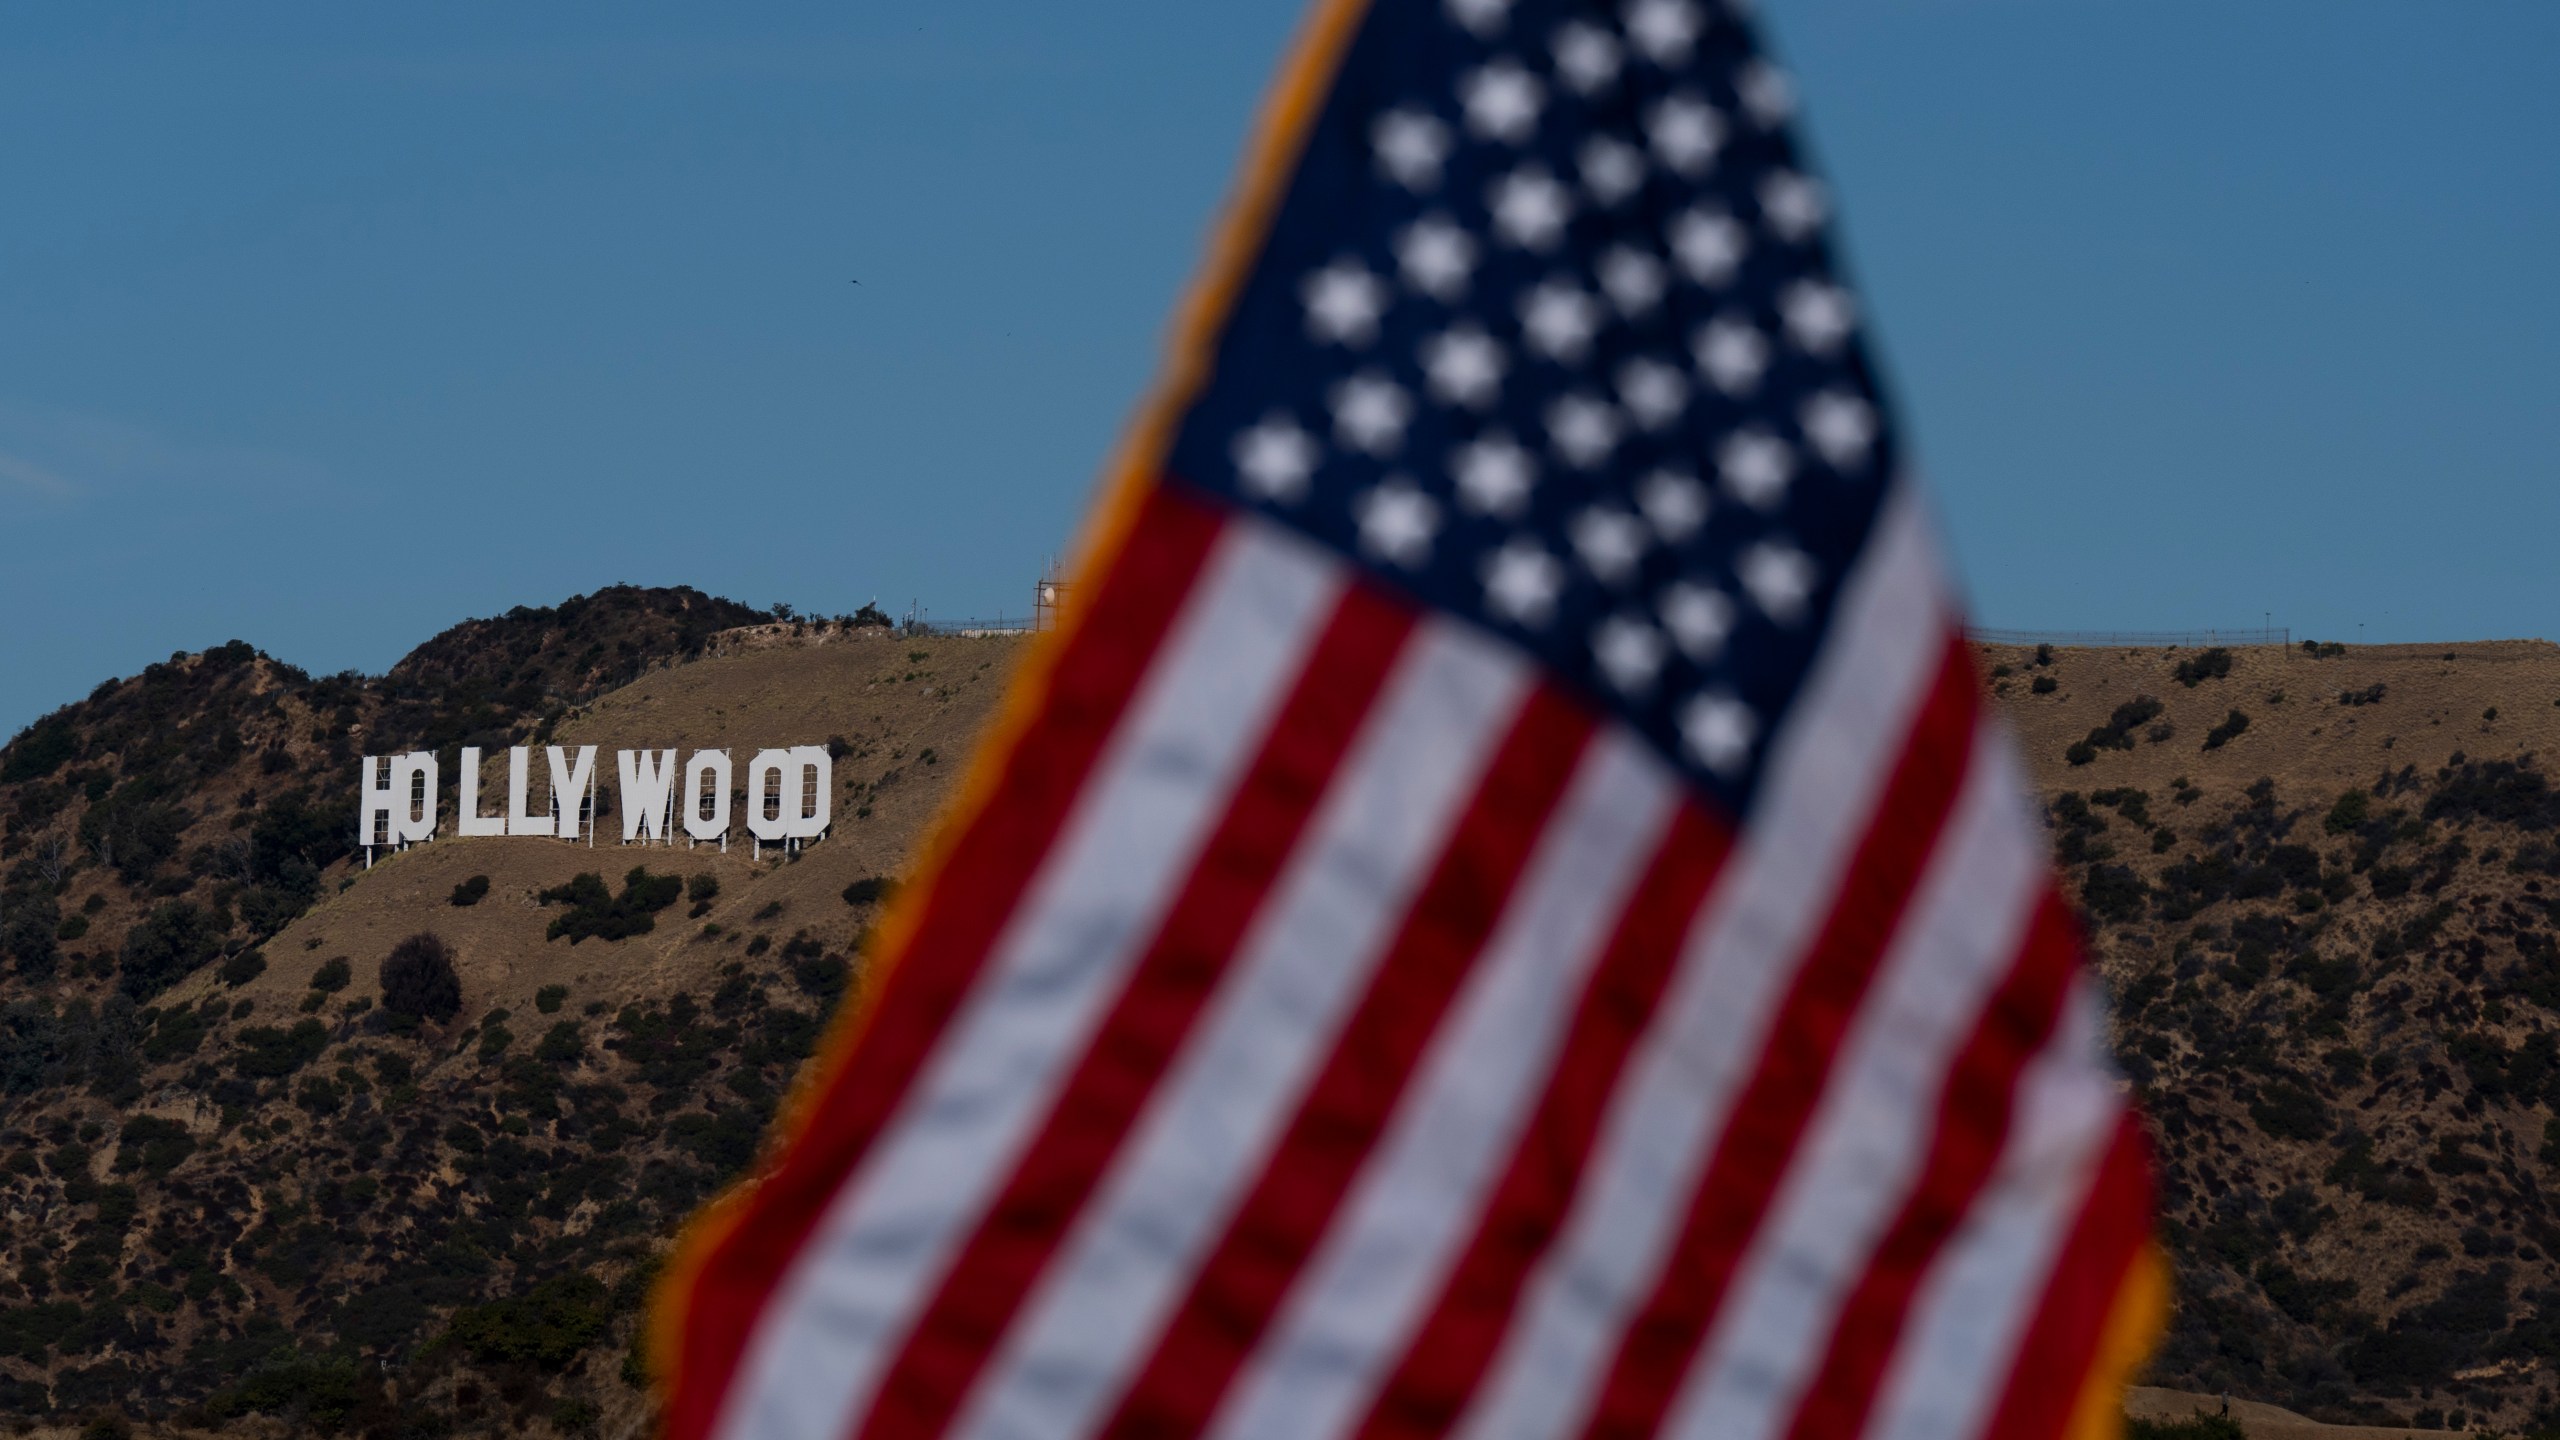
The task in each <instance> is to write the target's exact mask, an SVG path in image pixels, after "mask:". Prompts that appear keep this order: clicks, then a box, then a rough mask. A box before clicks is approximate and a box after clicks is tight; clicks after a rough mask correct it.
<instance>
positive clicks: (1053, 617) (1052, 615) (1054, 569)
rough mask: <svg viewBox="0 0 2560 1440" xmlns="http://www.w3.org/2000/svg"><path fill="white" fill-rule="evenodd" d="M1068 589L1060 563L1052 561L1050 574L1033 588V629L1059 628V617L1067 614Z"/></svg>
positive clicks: (1042, 577)
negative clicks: (1061, 574) (1059, 566)
mask: <svg viewBox="0 0 2560 1440" xmlns="http://www.w3.org/2000/svg"><path fill="white" fill-rule="evenodd" d="M1068 589H1069V586H1068V584H1067V582H1066V580H1065V579H1064V578H1062V577H1061V576H1060V575H1059V573H1058V562H1057V561H1055V560H1051V561H1050V562H1049V569H1048V573H1046V574H1044V575H1042V576H1041V577H1040V583H1039V584H1037V585H1035V586H1033V587H1031V628H1032V629H1034V630H1055V629H1057V628H1058V617H1059V616H1060V615H1061V614H1063V613H1065V609H1066V603H1067V590H1068Z"/></svg>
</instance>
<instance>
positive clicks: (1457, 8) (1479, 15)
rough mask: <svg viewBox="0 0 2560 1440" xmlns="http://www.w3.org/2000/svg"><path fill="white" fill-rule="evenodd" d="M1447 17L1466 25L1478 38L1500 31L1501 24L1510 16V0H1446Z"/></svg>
mask: <svg viewBox="0 0 2560 1440" xmlns="http://www.w3.org/2000/svg"><path fill="white" fill-rule="evenodd" d="M1448 4H1449V18H1450V19H1452V20H1455V21H1457V22H1458V23H1459V24H1460V25H1463V26H1465V27H1466V29H1467V31H1468V33H1469V34H1472V35H1474V36H1475V37H1476V38H1477V39H1479V40H1486V39H1491V38H1492V37H1493V36H1496V35H1499V34H1501V33H1502V24H1503V22H1504V21H1506V20H1508V19H1510V18H1511V0H1448Z"/></svg>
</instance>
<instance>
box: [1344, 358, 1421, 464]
mask: <svg viewBox="0 0 2560 1440" xmlns="http://www.w3.org/2000/svg"><path fill="white" fill-rule="evenodd" d="M1412 418H1413V401H1412V400H1411V399H1409V398H1408V397H1407V396H1406V395H1405V393H1404V391H1403V390H1401V389H1399V388H1398V387H1397V386H1396V383H1395V382H1394V381H1392V380H1389V379H1388V378H1387V377H1385V376H1384V375H1380V374H1378V373H1377V372H1376V371H1363V372H1361V373H1360V374H1358V375H1354V376H1352V377H1351V378H1350V379H1348V380H1345V381H1343V382H1342V383H1341V384H1339V385H1337V386H1335V387H1334V390H1333V428H1334V430H1335V432H1336V433H1337V434H1339V435H1340V436H1341V438H1342V443H1343V444H1345V445H1348V446H1350V447H1351V448H1352V449H1355V450H1362V451H1366V452H1368V453H1369V454H1371V455H1390V454H1393V453H1394V452H1395V450H1396V448H1397V447H1398V446H1400V445H1402V444H1403V443H1404V427H1405V422H1406V421H1408V420H1410V419H1412Z"/></svg>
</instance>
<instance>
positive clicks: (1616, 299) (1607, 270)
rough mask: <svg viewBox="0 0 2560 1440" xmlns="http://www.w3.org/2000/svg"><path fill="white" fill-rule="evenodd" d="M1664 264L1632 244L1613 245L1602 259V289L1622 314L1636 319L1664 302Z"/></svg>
mask: <svg viewBox="0 0 2560 1440" xmlns="http://www.w3.org/2000/svg"><path fill="white" fill-rule="evenodd" d="M1662 287H1663V280H1662V262H1661V261H1659V260H1656V259H1654V258H1653V257H1652V256H1651V255H1648V254H1646V253H1645V252H1643V251H1642V250H1638V249H1637V248H1635V247H1634V246H1632V245H1612V246H1610V247H1609V249H1608V250H1607V251H1606V252H1604V253H1603V254H1602V255H1601V256H1600V288H1601V289H1603V290H1606V291H1608V292H1609V300H1610V303H1611V304H1614V305H1616V306H1617V307H1618V313H1619V314H1621V315H1624V316H1626V317H1627V318H1628V319H1631V320H1632V319H1634V318H1636V317H1637V316H1639V315H1643V314H1645V313H1647V312H1649V311H1651V310H1652V309H1653V307H1654V306H1656V305H1659V304H1661V303H1662Z"/></svg>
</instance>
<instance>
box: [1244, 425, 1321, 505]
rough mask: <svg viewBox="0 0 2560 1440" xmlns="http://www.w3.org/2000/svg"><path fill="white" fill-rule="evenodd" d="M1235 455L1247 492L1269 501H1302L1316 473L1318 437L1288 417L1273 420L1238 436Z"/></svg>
mask: <svg viewBox="0 0 2560 1440" xmlns="http://www.w3.org/2000/svg"><path fill="white" fill-rule="evenodd" d="M1234 453H1235V462H1236V473H1237V474H1238V475H1241V476H1242V477H1244V485H1245V488H1246V489H1247V490H1249V491H1251V492H1253V493H1254V494H1256V495H1259V496H1261V497H1262V498H1263V499H1266V500H1280V501H1293V500H1296V499H1298V498H1299V497H1300V496H1302V495H1304V494H1306V492H1307V477H1308V476H1309V475H1311V474H1313V473H1315V468H1316V442H1315V437H1313V436H1311V435H1309V434H1308V433H1307V432H1306V431H1305V430H1303V429H1300V428H1299V426H1298V424H1297V422H1296V421H1294V420H1291V419H1290V418H1289V417H1288V416H1286V415H1272V416H1269V417H1268V418H1266V419H1264V420H1263V422H1262V423H1261V424H1259V425H1256V426H1254V427H1253V428H1252V429H1250V430H1247V431H1245V432H1243V433H1242V434H1240V435H1238V436H1236V441H1235V451H1234Z"/></svg>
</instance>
